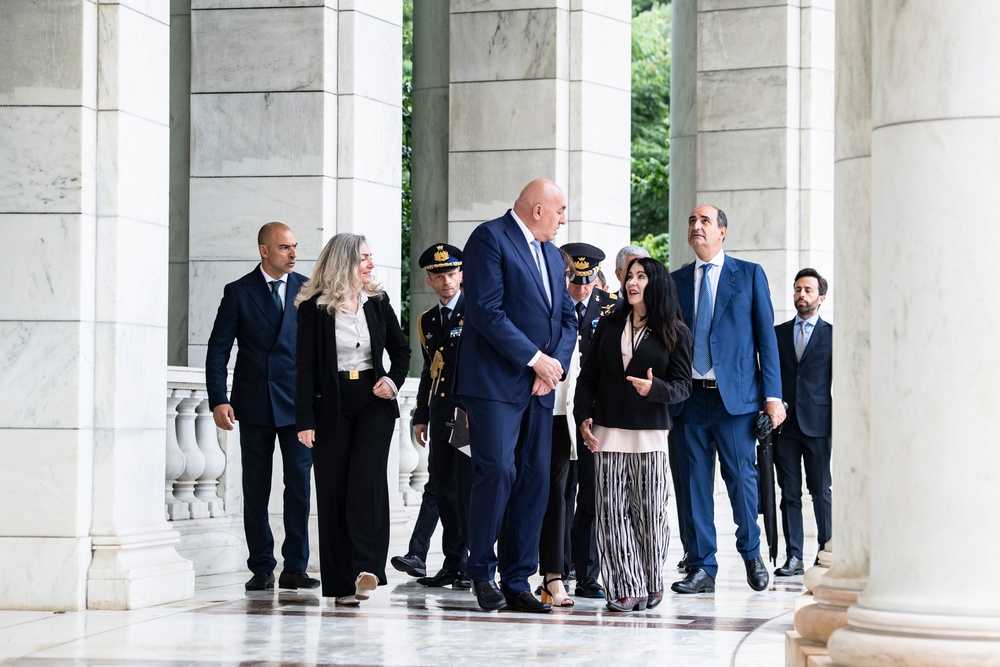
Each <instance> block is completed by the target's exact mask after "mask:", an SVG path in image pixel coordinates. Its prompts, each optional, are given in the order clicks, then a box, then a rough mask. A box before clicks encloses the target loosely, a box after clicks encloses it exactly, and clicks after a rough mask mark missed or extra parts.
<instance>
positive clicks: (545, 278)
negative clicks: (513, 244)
mask: <svg viewBox="0 0 1000 667" xmlns="http://www.w3.org/2000/svg"><path fill="white" fill-rule="evenodd" d="M531 249H532V250H534V251H535V264H537V265H538V272H539V273H541V274H542V286H543V287H544V288H545V297H546V298H547V299H548V300H549V304H550V305H551V304H552V290H551V289H549V274H548V272H547V271H546V270H545V265H544V264H542V244H541V243H539V242H538V239H533V240H532V241H531Z"/></svg>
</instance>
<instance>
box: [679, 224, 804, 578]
mask: <svg viewBox="0 0 1000 667" xmlns="http://www.w3.org/2000/svg"><path fill="white" fill-rule="evenodd" d="M727 231H728V222H727V220H726V214H725V213H723V212H722V211H721V210H719V209H718V208H716V207H715V206H699V207H698V208H696V209H695V210H694V211H692V212H691V215H690V217H689V218H688V244H689V245H690V246H691V248H692V249H693V250H694V252H695V255H697V260H696V261H695V262H694V263H692V264H688V265H687V266H684V267H682V268H680V269H678V270H677V271H675V272H674V273H673V277H674V281H675V282H676V283H677V290H678V293H679V295H680V299H681V310H682V311H683V312H684V319H685V321H686V322H687V323H688V324H689V325H690V326H691V330H692V332H693V333H694V348H693V350H692V355H691V361H692V366H693V368H692V377H693V379H694V382H693V385H694V388H693V389H692V392H691V396H690V397H689V398H688V399H687V400H686V401H685V402H684V403H683V404H681V405H680V407H679V408H678V409H677V410H676V412H677V413H678V415H677V416H678V417H679V420H675V421H674V434H675V435H676V437H677V450H678V459H679V463H680V468H681V476H682V478H683V479H685V480H687V482H688V486H687V491H688V495H687V502H686V503H685V506H684V507H683V508H682V511H683V512H684V531H685V533H686V535H687V539H686V543H687V548H688V554H687V566H688V574H687V576H686V577H685V578H684V579H683V580H681V581H678V582H675V583H674V585H673V586H671V589H672V590H673V591H674V592H676V593H703V592H711V591H714V590H715V578H716V576H717V575H718V570H719V565H718V562H717V561H716V559H715V553H716V550H717V546H716V539H715V507H714V502H713V500H712V492H713V486H714V483H715V452H716V451H717V452H718V456H719V463H720V465H721V468H722V478H723V480H725V482H726V488H727V490H728V491H729V501H730V504H731V505H732V508H733V519H734V520H735V522H736V549H737V550H738V551H739V552H740V555H741V556H743V561H744V565H745V566H746V571H747V583H749V584H750V587H751V588H753V589H754V590H755V591H762V590H764V589H765V588H767V583H768V580H769V577H768V573H767V570H766V569H765V568H764V561H763V560H762V559H761V557H760V527H759V526H758V525H757V472H756V468H755V467H754V461H755V459H756V452H755V444H756V440H755V439H754V436H753V432H752V430H751V428H752V424H753V421H754V419H755V418H756V417H757V414H758V413H760V412H761V411H763V412H766V413H767V414H768V416H770V418H771V423H772V425H773V426H774V427H777V426H778V425H779V424H780V423H781V422H782V421H783V420H784V419H785V409H784V407H783V406H782V403H781V376H780V373H779V370H778V369H779V364H778V346H777V343H776V342H775V338H774V309H773V307H772V305H771V292H770V289H769V288H768V285H767V277H766V276H765V275H764V269H762V268H761V267H760V265H758V264H753V263H751V262H745V261H743V260H739V259H736V258H734V257H730V256H728V255H726V253H725V252H723V250H722V244H723V241H725V239H726V232H727Z"/></svg>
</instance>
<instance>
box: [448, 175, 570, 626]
mask: <svg viewBox="0 0 1000 667" xmlns="http://www.w3.org/2000/svg"><path fill="white" fill-rule="evenodd" d="M565 224H566V196H565V195H564V194H563V192H562V190H561V189H560V188H559V186H558V185H556V184H555V183H553V182H551V181H547V180H544V179H536V180H533V181H531V182H530V183H528V185H526V186H525V187H524V189H523V190H522V191H521V194H520V196H518V198H517V201H516V202H514V207H513V209H512V210H509V211H507V213H506V214H504V215H503V216H502V217H500V218H497V219H495V220H490V221H489V222H484V223H483V224H481V225H479V226H478V227H476V229H475V230H474V231H473V232H472V235H471V236H470V237H469V241H468V243H466V245H465V250H464V256H463V267H464V269H465V296H466V300H465V302H466V312H465V328H464V329H463V331H462V343H461V346H460V349H459V353H458V377H457V386H456V390H457V393H458V394H459V396H460V397H461V399H462V402H463V404H464V405H465V408H466V410H467V411H468V415H469V437H470V441H471V444H472V464H473V468H474V470H475V477H474V480H473V483H472V490H471V494H470V503H469V577H470V578H471V579H472V590H473V592H474V593H475V594H476V599H477V600H478V602H479V606H480V607H481V608H483V609H485V610H494V609H501V608H503V607H510V608H511V609H514V610H516V611H528V612H547V611H549V610H550V609H551V607H550V606H549V605H548V604H544V603H542V602H540V601H539V600H538V599H537V598H536V597H534V596H533V595H532V594H531V591H530V588H529V586H528V577H529V576H531V575H532V574H534V573H535V571H536V570H537V568H538V539H539V534H540V530H541V525H542V518H543V516H544V514H545V507H546V501H547V498H548V492H549V491H548V487H549V460H550V456H551V452H552V408H553V406H554V400H553V396H552V390H553V389H554V388H555V386H556V384H557V383H558V382H559V381H560V380H561V379H562V378H563V376H564V370H563V369H565V368H569V359H570V355H571V354H572V353H573V346H574V344H575V342H576V329H577V324H576V313H575V312H574V311H573V305H572V301H571V300H570V297H569V293H568V292H567V291H566V289H565V284H566V279H565V267H566V265H565V261H564V260H563V256H562V254H561V252H560V251H559V249H558V248H556V247H555V245H553V244H552V243H551V241H552V240H553V239H555V237H556V234H557V233H558V231H559V228H560V227H561V226H563V225H565ZM497 538H499V540H500V549H499V551H500V554H499V559H498V557H497V554H496V552H494V549H493V546H494V543H496V541H497ZM498 564H499V568H500V580H501V587H498V586H497V584H496V582H495V581H494V577H495V573H496V570H497V566H498Z"/></svg>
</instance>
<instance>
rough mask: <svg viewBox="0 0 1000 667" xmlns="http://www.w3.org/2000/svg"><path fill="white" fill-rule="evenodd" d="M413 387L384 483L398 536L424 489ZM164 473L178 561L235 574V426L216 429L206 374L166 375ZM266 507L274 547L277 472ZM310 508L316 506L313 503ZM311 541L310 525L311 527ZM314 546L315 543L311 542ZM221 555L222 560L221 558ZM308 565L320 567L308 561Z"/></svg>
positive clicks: (407, 385) (423, 453) (238, 473)
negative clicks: (176, 535)
mask: <svg viewBox="0 0 1000 667" xmlns="http://www.w3.org/2000/svg"><path fill="white" fill-rule="evenodd" d="M417 384H418V380H417V379H416V378H408V379H407V380H406V382H404V383H403V386H402V388H401V389H400V392H399V397H398V399H397V400H398V401H399V412H400V419H399V421H398V423H397V426H396V431H395V433H394V435H393V442H392V448H391V449H390V451H389V462H388V467H387V470H386V475H387V478H388V482H389V504H390V511H391V522H392V524H393V527H394V528H402V526H404V525H405V523H406V521H407V519H409V518H410V516H411V515H412V509H411V508H412V507H413V506H416V505H419V504H420V496H421V492H422V491H423V486H424V482H426V481H427V450H426V449H424V448H423V447H417V446H416V445H415V444H414V442H413V436H412V429H411V426H410V424H411V422H410V411H411V410H412V408H413V406H414V404H415V402H416V394H417ZM166 398H167V424H166V426H167V428H166V465H165V469H164V512H165V514H166V518H167V521H170V522H171V524H172V526H173V527H174V528H175V529H176V530H178V531H179V532H180V533H181V549H179V550H180V551H181V553H182V554H183V555H185V556H186V557H188V558H191V559H192V560H193V561H194V563H195V571H196V572H197V573H198V574H207V573H210V572H219V571H227V570H230V569H234V568H238V567H240V564H241V559H242V558H245V557H246V554H245V549H246V547H245V545H244V546H243V547H242V550H240V549H238V548H233V547H236V546H238V544H237V543H238V542H240V541H242V539H243V536H242V518H241V517H242V505H243V488H242V465H241V462H240V449H239V423H238V422H237V424H236V428H235V429H234V430H232V431H222V430H220V429H218V428H216V426H215V421H214V419H213V417H212V411H211V410H210V409H209V407H208V391H207V390H206V388H205V372H204V370H203V369H200V368H187V367H181V366H169V367H168V368H167V387H166ZM276 469H277V471H278V472H277V475H278V477H277V479H276V482H275V483H274V484H272V487H276V488H277V492H276V493H275V491H274V488H272V495H271V501H270V504H269V507H268V511H269V513H270V514H271V515H272V521H271V527H272V530H273V531H274V532H275V541H276V543H280V533H281V525H280V524H281V518H280V517H281V514H282V507H281V487H280V471H281V467H280V465H279V466H276ZM313 507H314V508H315V500H314V501H313ZM310 523H311V526H310V534H311V535H314V533H315V517H313V520H312V521H311V522H310ZM310 542H311V543H312V545H313V546H314V545H315V544H318V541H317V540H315V539H311V540H310ZM220 550H224V554H223V551H220ZM310 561H312V562H318V560H316V559H315V558H312V557H311V558H310Z"/></svg>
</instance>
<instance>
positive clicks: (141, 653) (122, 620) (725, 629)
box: [0, 534, 811, 667]
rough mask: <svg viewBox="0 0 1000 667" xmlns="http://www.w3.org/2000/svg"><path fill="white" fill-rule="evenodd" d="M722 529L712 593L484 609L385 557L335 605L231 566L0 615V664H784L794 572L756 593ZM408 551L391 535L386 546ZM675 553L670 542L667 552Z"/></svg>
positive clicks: (674, 556) (795, 590)
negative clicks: (126, 598)
mask: <svg viewBox="0 0 1000 667" xmlns="http://www.w3.org/2000/svg"><path fill="white" fill-rule="evenodd" d="M719 537H720V544H721V545H727V546H728V548H727V549H725V550H724V551H725V553H720V564H721V568H720V574H719V581H718V585H717V587H716V592H715V593H714V594H709V595H695V596H678V595H669V596H668V597H666V599H665V600H664V601H663V603H662V604H661V605H660V606H659V607H658V608H657V609H655V610H652V611H645V612H641V613H632V614H613V613H611V612H608V611H607V610H606V609H605V607H604V604H603V603H602V602H601V601H598V600H585V599H579V598H578V599H577V604H576V607H574V608H573V609H572V610H571V611H553V612H552V613H551V614H542V615H535V614H522V613H514V612H506V611H501V612H491V613H486V612H483V611H480V610H479V609H478V607H477V606H476V601H475V597H474V596H473V595H472V593H471V592H470V591H457V590H451V589H450V588H444V589H428V588H425V587H423V586H420V585H418V584H417V583H416V582H415V581H414V580H413V579H411V578H409V577H408V576H406V575H405V574H402V573H400V572H396V571H395V570H393V569H392V568H391V567H390V568H389V569H388V574H389V585H388V586H385V587H380V588H379V589H378V590H377V591H376V592H375V593H374V594H373V596H372V598H371V599H370V600H368V601H367V602H364V603H362V606H361V607H360V608H347V607H336V606H334V605H333V601H332V600H328V599H325V598H321V597H319V596H318V595H317V594H316V593H314V592H306V591H282V590H275V591H269V592H254V593H248V592H246V591H244V589H243V583H244V581H245V580H246V579H247V578H248V577H247V576H246V575H244V574H243V573H238V574H227V575H215V576H207V577H199V578H198V580H197V584H196V589H197V590H196V593H195V597H194V598H192V599H190V600H185V601H182V602H176V603H173V604H166V605H162V606H159V607H153V608H149V609H141V610H136V611H127V612H125V611H123V612H118V611H87V612H70V613H51V612H27V611H0V664H4V665H7V664H10V665H29V666H30V665H34V666H38V667H48V666H50V665H102V666H108V667H118V666H133V665H134V666H136V667H167V666H168V665H169V666H173V665H192V666H193V665H254V666H261V665H288V666H290V665H482V664H490V665H492V666H493V667H501V666H504V665H520V664H523V663H525V662H538V663H546V664H548V665H606V664H609V663H613V664H621V665H652V664H656V665H684V666H689V665H706V666H716V665H719V666H724V665H730V666H735V667H755V666H761V667H764V666H766V667H773V666H775V665H783V664H784V633H785V631H786V630H790V629H792V605H793V600H794V598H795V597H796V596H798V595H799V594H800V593H801V592H802V591H803V588H802V577H791V578H787V579H779V580H777V581H775V579H774V578H773V577H772V579H771V585H770V587H769V588H768V589H767V590H765V591H763V592H760V593H755V592H753V591H752V590H751V589H750V588H749V586H747V583H746V579H745V572H744V569H743V563H742V561H741V560H740V559H739V556H738V555H737V554H736V553H735V551H734V550H733V547H732V546H731V545H732V539H733V538H732V536H731V534H729V535H720V536H719ZM675 542H676V541H675ZM401 547H402V548H401ZM404 551H405V546H403V542H402V541H398V542H397V541H394V544H393V548H392V549H391V550H390V553H391V554H395V553H403V552H404ZM440 558H441V557H440V554H431V556H430V561H431V566H430V567H431V569H432V570H434V569H435V566H436V565H438V564H439V563H440ZM679 558H680V553H679V545H677V544H672V545H671V551H670V561H669V562H671V563H676V562H677V561H678V559H679ZM810 558H811V556H810ZM677 578H678V579H679V578H680V576H679V575H678V577H677Z"/></svg>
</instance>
